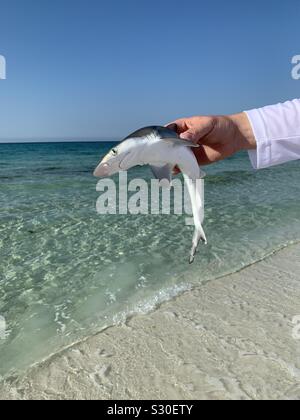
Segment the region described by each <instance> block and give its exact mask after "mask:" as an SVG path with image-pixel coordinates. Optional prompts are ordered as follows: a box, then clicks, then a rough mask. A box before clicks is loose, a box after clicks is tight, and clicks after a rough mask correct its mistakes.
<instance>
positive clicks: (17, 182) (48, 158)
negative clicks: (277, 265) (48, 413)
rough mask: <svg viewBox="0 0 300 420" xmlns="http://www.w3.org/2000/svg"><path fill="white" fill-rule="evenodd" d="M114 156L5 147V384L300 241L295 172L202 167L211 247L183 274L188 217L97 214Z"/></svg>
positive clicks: (0, 307) (290, 168)
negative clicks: (105, 162) (99, 170)
mask: <svg viewBox="0 0 300 420" xmlns="http://www.w3.org/2000/svg"><path fill="white" fill-rule="evenodd" d="M111 147H112V143H109V142H101V143H96V142H94V143H88V142H86V143H85V142H81V143H71V142H68V143H26V144H0V182H1V187H0V317H1V318H0V320H2V321H1V322H0V324H1V325H2V328H3V325H5V331H2V333H1V335H0V376H2V377H5V376H6V375H8V374H16V373H18V372H19V371H22V370H24V369H26V368H27V367H28V366H30V365H32V364H34V363H37V362H39V361H41V360H44V359H46V358H48V357H49V356H50V355H52V354H55V353H56V352H58V351H60V350H61V349H63V348H65V347H67V346H69V345H71V344H73V343H75V342H78V341H81V340H84V339H85V338H87V337H89V336H91V335H93V334H95V333H97V332H99V331H101V330H103V329H104V328H107V327H108V326H111V325H114V324H117V323H120V322H124V321H125V320H126V319H127V318H128V317H129V316H130V315H132V314H134V313H146V312H148V311H150V310H152V309H153V308H155V307H156V306H157V305H159V304H160V303H161V302H163V301H166V300H168V299H171V298H173V297H174V296H177V295H178V294H180V293H181V292H183V291H185V290H188V289H191V288H193V287H195V286H199V285H201V284H203V283H205V282H207V281H213V280H214V279H216V278H218V277H221V276H223V275H225V274H229V273H233V272H236V271H238V270H240V269H242V268H243V267H245V266H247V265H250V264H254V263H255V262H257V261H259V260H261V259H264V258H265V257H266V256H267V255H270V254H271V253H273V252H275V251H277V250H278V249H281V248H283V247H285V246H287V245H289V244H292V243H296V242H298V241H300V223H299V222H300V211H299V209H300V182H299V180H300V165H299V162H293V163H290V164H287V165H283V166H280V167H277V168H272V169H268V170H262V171H257V172H255V171H253V169H252V168H251V166H250V162H249V159H248V156H247V154H246V153H241V154H238V155H236V156H235V157H233V158H230V159H228V160H226V161H224V162H220V163H218V164H216V165H213V166H211V167H208V168H205V171H206V173H207V177H206V180H205V201H206V208H205V215H206V219H205V222H204V230H205V232H206V235H207V238H208V242H209V243H208V245H207V246H204V245H203V246H200V248H199V252H198V254H197V256H196V259H195V262H194V264H192V265H189V264H188V254H189V250H190V246H191V238H192V233H193V227H192V226H186V225H185V216H184V215H181V216H178V215H160V216H157V215H135V216H134V215H99V214H97V212H96V201H97V198H98V197H99V192H97V191H96V184H97V180H96V179H95V178H94V177H93V176H92V172H93V170H94V168H95V166H96V165H97V163H98V162H99V161H100V159H101V157H102V156H103V155H104V154H105V153H106V152H107V151H108V150H109V149H110V148H111ZM134 177H139V178H144V179H145V180H147V181H148V182H150V179H151V172H150V170H149V168H147V167H142V168H135V169H133V170H131V171H129V174H128V178H129V179H132V178H134ZM114 179H116V180H117V179H118V177H116V176H115V177H114ZM224 281H226V279H224ZM253 281H255V279H253ZM0 332H1V331H0Z"/></svg>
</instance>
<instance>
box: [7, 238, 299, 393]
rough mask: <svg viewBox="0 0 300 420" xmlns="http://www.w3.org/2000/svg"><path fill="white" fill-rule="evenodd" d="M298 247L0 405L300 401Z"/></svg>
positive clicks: (73, 358) (54, 362) (19, 383)
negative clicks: (295, 333) (104, 401)
mask: <svg viewBox="0 0 300 420" xmlns="http://www.w3.org/2000/svg"><path fill="white" fill-rule="evenodd" d="M299 255H300V244H298V245H294V246H291V247H289V248H286V249H284V250H282V251H280V252H279V253H277V254H276V255H274V256H271V257H269V258H267V259H266V260H264V261H262V262H259V263H257V264H255V265H252V266H251V267H248V268H246V269H244V270H243V271H241V272H238V273H235V274H233V275H230V276H227V277H223V278H220V279H217V280H214V281H211V282H209V283H207V284H205V285H202V286H201V287H199V288H197V289H194V290H192V291H189V292H186V293H184V294H182V295H181V296H179V297H178V298H176V299H174V300H172V301H170V302H168V303H165V304H163V305H161V307H160V308H158V309H157V310H156V311H154V312H153V313H151V314H148V315H138V316H134V317H132V318H131V319H130V320H128V321H127V323H126V325H122V326H115V327H111V328H108V329H107V330H105V331H103V332H101V333H99V334H97V335H95V336H93V337H90V338H89V339H87V340H86V341H85V342H82V343H80V344H76V345H74V346H72V347H71V348H69V349H66V350H64V351H63V352H61V353H60V354H57V355H55V356H53V357H52V358H50V359H49V360H47V361H45V362H43V363H42V364H40V365H38V366H35V367H33V368H31V369H30V370H29V371H27V372H26V373H25V374H23V375H22V376H20V377H14V378H10V379H9V380H7V381H6V382H5V383H2V384H1V385H0V399H221V400H224V399H226V400H230V399H300V341H297V340H296V339H295V338H293V327H294V326H293V323H292V320H293V318H294V317H295V316H296V315H300V258H299Z"/></svg>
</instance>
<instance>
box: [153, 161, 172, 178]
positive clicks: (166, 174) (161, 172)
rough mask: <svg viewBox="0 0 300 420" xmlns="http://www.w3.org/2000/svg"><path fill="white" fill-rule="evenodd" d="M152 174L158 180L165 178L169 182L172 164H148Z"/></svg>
mask: <svg viewBox="0 0 300 420" xmlns="http://www.w3.org/2000/svg"><path fill="white" fill-rule="evenodd" d="M150 168H151V170H152V172H153V175H154V176H155V178H157V179H158V180H159V181H161V180H163V179H166V180H167V181H169V182H171V181H172V168H173V166H172V165H169V164H167V165H163V166H154V165H151V166H150Z"/></svg>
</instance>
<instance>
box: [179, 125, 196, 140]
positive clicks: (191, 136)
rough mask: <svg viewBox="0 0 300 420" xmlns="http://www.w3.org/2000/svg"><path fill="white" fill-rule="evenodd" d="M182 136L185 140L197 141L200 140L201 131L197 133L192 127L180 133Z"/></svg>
mask: <svg viewBox="0 0 300 420" xmlns="http://www.w3.org/2000/svg"><path fill="white" fill-rule="evenodd" d="M180 138H182V139H184V140H189V141H192V142H193V143H197V141H198V140H199V133H197V132H196V131H195V130H193V129H192V128H190V129H189V130H187V131H185V132H184V133H181V134H180Z"/></svg>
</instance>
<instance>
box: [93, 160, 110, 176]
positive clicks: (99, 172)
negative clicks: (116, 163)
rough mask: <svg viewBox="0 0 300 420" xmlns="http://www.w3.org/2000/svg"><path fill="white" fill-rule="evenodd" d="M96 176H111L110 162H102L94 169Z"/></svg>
mask: <svg viewBox="0 0 300 420" xmlns="http://www.w3.org/2000/svg"><path fill="white" fill-rule="evenodd" d="M94 176H98V177H102V176H109V164H108V163H100V164H99V165H98V166H97V168H96V169H95V171H94Z"/></svg>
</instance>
